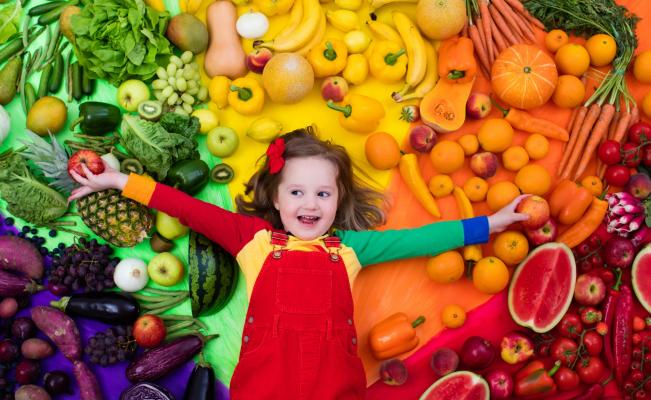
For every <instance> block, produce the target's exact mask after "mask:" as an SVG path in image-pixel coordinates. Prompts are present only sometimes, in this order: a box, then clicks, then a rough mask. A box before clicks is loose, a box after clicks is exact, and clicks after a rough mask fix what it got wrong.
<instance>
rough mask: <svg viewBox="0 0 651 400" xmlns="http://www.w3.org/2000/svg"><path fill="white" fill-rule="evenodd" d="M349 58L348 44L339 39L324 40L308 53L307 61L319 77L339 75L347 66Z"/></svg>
mask: <svg viewBox="0 0 651 400" xmlns="http://www.w3.org/2000/svg"><path fill="white" fill-rule="evenodd" d="M347 58H348V49H347V48H346V44H345V43H344V42H342V41H341V40H338V39H326V40H324V41H323V42H322V43H321V44H319V45H318V46H315V47H313V48H312V50H310V52H309V53H308V55H307V61H309V62H310V64H311V65H312V69H314V76H315V77H317V78H325V77H326V76H333V75H337V74H338V73H340V72H341V71H343V69H344V68H345V67H346V59H347Z"/></svg>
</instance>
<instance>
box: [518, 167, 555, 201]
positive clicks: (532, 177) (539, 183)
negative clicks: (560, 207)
mask: <svg viewBox="0 0 651 400" xmlns="http://www.w3.org/2000/svg"><path fill="white" fill-rule="evenodd" d="M515 184H516V185H517V186H518V188H520V191H522V193H530V194H535V195H538V196H544V195H545V193H547V192H548V191H549V188H550V186H551V185H552V177H551V175H550V174H549V171H547V169H546V168H545V167H543V166H542V165H537V164H529V165H526V166H524V167H523V168H522V169H521V170H520V171H518V173H517V174H516V175H515Z"/></svg>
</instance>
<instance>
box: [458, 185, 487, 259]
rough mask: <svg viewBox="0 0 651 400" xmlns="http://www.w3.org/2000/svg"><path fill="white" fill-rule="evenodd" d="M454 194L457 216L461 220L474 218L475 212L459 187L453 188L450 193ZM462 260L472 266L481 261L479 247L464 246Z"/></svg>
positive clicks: (476, 245)
mask: <svg viewBox="0 0 651 400" xmlns="http://www.w3.org/2000/svg"><path fill="white" fill-rule="evenodd" d="M452 193H453V194H454V199H455V200H456V201H457V207H459V214H461V218H462V219H465V218H472V217H474V216H475V212H474V210H473V209H472V204H470V200H468V196H466V193H465V192H464V191H463V189H461V188H460V187H459V186H455V187H454V190H453V191H452ZM462 255H463V259H464V260H465V261H466V264H471V265H472V264H474V263H476V262H477V261H479V260H481V259H482V257H483V255H482V251H481V246H480V245H478V244H471V245H468V246H465V247H464V248H463V251H462Z"/></svg>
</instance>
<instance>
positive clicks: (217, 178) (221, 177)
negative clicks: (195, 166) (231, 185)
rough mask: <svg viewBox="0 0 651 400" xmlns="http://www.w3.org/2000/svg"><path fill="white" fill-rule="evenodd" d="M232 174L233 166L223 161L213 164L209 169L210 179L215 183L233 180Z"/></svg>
mask: <svg viewBox="0 0 651 400" xmlns="http://www.w3.org/2000/svg"><path fill="white" fill-rule="evenodd" d="M234 176H235V172H233V168H231V166H230V165H228V164H225V163H222V164H217V165H215V166H214V167H213V169H212V171H210V179H212V181H213V182H215V183H228V182H230V181H232V180H233V177H234Z"/></svg>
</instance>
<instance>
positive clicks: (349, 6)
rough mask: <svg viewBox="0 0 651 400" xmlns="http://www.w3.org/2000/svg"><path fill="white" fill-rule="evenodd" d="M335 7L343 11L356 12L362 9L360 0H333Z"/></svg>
mask: <svg viewBox="0 0 651 400" xmlns="http://www.w3.org/2000/svg"><path fill="white" fill-rule="evenodd" d="M335 5H336V6H337V7H339V8H343V9H344V10H350V11H357V10H359V9H360V8H362V0H335Z"/></svg>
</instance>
